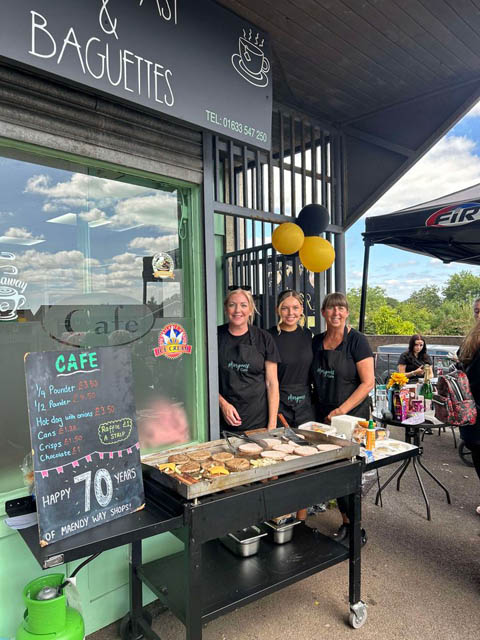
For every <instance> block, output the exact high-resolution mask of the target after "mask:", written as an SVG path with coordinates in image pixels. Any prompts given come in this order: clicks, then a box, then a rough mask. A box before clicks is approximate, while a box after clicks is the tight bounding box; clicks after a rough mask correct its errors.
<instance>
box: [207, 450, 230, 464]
mask: <svg viewBox="0 0 480 640" xmlns="http://www.w3.org/2000/svg"><path fill="white" fill-rule="evenodd" d="M233 457H234V456H233V453H229V452H228V451H219V452H218V453H213V454H212V460H215V462H221V463H225V462H227V461H228V460H233Z"/></svg>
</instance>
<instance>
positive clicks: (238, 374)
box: [218, 288, 280, 431]
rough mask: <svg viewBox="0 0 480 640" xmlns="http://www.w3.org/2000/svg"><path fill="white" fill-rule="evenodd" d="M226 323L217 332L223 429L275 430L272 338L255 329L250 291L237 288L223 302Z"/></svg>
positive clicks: (275, 380)
mask: <svg viewBox="0 0 480 640" xmlns="http://www.w3.org/2000/svg"><path fill="white" fill-rule="evenodd" d="M223 306H224V310H225V315H226V317H227V323H226V324H224V325H222V326H220V327H219V328H218V378H219V391H220V394H219V404H220V425H221V428H222V429H226V430H233V431H246V430H247V429H259V428H265V427H267V428H268V429H275V428H276V426H277V425H276V422H277V413H278V399H279V396H278V379H277V362H278V361H279V360H280V357H279V355H278V351H277V347H276V346H275V343H274V342H273V339H272V336H271V335H270V334H269V333H268V332H267V331H264V330H263V329H260V328H258V327H255V326H253V324H252V322H253V318H254V315H255V313H256V308H255V302H254V300H253V296H252V294H251V293H250V291H247V290H245V289H241V288H237V289H234V290H233V291H230V292H229V293H228V295H227V297H226V298H225V301H224V305H223Z"/></svg>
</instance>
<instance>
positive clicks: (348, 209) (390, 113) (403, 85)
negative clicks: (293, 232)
mask: <svg viewBox="0 0 480 640" xmlns="http://www.w3.org/2000/svg"><path fill="white" fill-rule="evenodd" d="M219 2H220V4H222V5H223V6H225V7H227V8H229V9H231V10H232V11H234V12H235V13H236V14H238V15H240V16H243V17H244V18H245V19H247V20H249V21H251V22H252V23H253V24H255V25H258V26H259V27H260V28H262V29H264V30H265V31H267V32H268V33H269V34H270V37H271V46H272V70H273V79H274V84H273V86H274V99H275V100H276V101H277V102H279V103H281V104H283V105H286V106H288V105H290V106H292V107H293V108H294V109H295V108H297V109H299V110H300V111H302V112H303V113H305V114H307V115H311V116H312V117H314V118H318V119H320V120H322V121H323V122H325V123H330V124H331V126H334V127H336V128H337V129H340V130H341V131H342V132H343V133H344V146H343V152H344V159H345V165H346V173H345V200H344V203H343V204H344V221H343V222H344V227H345V228H348V227H349V226H351V225H352V224H353V223H354V222H355V221H356V220H358V218H360V216H361V215H362V214H363V213H365V211H367V210H368V209H369V208H370V207H371V206H372V205H373V204H374V202H376V201H377V200H378V199H379V198H380V196H381V195H383V194H384V193H385V192H386V191H387V190H388V189H389V188H390V187H391V186H392V185H393V184H394V183H395V182H396V181H397V180H398V179H399V178H400V177H401V176H402V175H403V174H404V173H405V172H406V171H407V170H408V169H409V168H410V167H411V166H412V165H413V164H415V162H417V160H418V159H419V158H420V157H421V156H422V155H423V154H424V153H425V152H426V151H428V149H429V148H430V147H431V146H432V145H433V144H434V143H435V142H436V141H437V140H439V139H440V138H441V137H442V135H444V134H445V133H446V132H447V131H448V130H449V129H450V128H451V127H452V126H453V125H454V124H455V122H456V121H457V120H458V119H459V118H461V117H462V115H464V114H465V113H466V111H467V110H468V109H469V108H470V107H471V106H472V105H473V104H474V103H475V102H476V101H477V100H478V98H479V97H480V73H479V70H480V11H479V10H478V7H477V6H476V5H475V4H474V3H465V2H463V3H461V9H459V4H458V0H442V2H431V3H428V2H425V1H424V0H409V2H398V1H397V0H395V1H394V0H382V1H381V2H378V1H375V2H374V1H372V0H370V1H366V2H358V0H342V1H340V0H339V1H337V2H331V1H329V0H317V1H315V2H311V1H309V2H307V1H300V0H277V1H276V2H272V0H268V1H265V2H259V1H258V0H219ZM274 151H275V150H274Z"/></svg>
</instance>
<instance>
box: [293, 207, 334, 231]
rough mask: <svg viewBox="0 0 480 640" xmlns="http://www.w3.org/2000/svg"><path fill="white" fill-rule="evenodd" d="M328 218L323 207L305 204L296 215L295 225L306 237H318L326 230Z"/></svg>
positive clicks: (326, 211)
mask: <svg viewBox="0 0 480 640" xmlns="http://www.w3.org/2000/svg"><path fill="white" fill-rule="evenodd" d="M329 218H330V216H329V214H328V210H327V208H326V207H324V206H323V205H321V204H307V206H306V207H303V209H302V210H301V211H300V213H299V214H298V217H297V219H296V220H295V223H296V224H298V226H299V227H301V228H302V230H303V233H304V234H305V235H306V236H319V235H320V234H321V233H323V232H324V231H325V229H326V228H327V226H328V222H329Z"/></svg>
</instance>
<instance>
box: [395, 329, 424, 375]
mask: <svg viewBox="0 0 480 640" xmlns="http://www.w3.org/2000/svg"><path fill="white" fill-rule="evenodd" d="M426 364H430V365H431V364H432V361H431V359H430V356H429V355H428V354H427V345H426V344H425V338H423V337H422V336H421V335H420V334H419V333H415V334H413V336H412V337H411V338H410V341H409V343H408V350H407V351H404V352H403V353H402V355H401V356H400V358H399V359H398V370H399V372H400V373H404V374H405V375H406V376H407V378H408V381H409V382H418V378H419V377H422V376H423V371H424V366H425V365H426Z"/></svg>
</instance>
